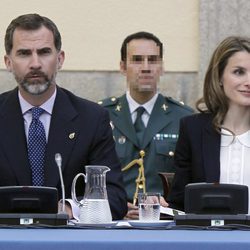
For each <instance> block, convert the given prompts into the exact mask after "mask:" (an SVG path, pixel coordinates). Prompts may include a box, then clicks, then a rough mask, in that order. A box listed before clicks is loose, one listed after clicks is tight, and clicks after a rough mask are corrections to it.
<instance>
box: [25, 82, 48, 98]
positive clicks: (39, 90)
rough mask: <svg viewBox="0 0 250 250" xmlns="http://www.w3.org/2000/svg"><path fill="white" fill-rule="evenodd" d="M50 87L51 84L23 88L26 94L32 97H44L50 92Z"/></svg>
mask: <svg viewBox="0 0 250 250" xmlns="http://www.w3.org/2000/svg"><path fill="white" fill-rule="evenodd" d="M49 86H50V84H49V83H46V84H32V85H23V86H22V87H23V89H24V91H25V92H27V93H29V94H31V95H42V94H43V93H45V92H46V91H47V90H48V88H49Z"/></svg>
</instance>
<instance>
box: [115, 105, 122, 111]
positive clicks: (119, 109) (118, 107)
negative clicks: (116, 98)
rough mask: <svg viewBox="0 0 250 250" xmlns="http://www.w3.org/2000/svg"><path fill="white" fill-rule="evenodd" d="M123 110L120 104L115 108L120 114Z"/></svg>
mask: <svg viewBox="0 0 250 250" xmlns="http://www.w3.org/2000/svg"><path fill="white" fill-rule="evenodd" d="M121 109H122V106H121V104H118V105H117V106H116V108H115V110H116V111H118V112H119V111H121Z"/></svg>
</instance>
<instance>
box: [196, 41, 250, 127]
mask: <svg viewBox="0 0 250 250" xmlns="http://www.w3.org/2000/svg"><path fill="white" fill-rule="evenodd" d="M240 51H247V52H248V53H250V38H248V37H240V36H230V37H227V38H226V39H224V40H223V41H222V42H221V43H220V44H219V45H218V47H217V48H216V49H215V51H214V53H213V55H212V58H211V60H210V63H209V66H208V69H207V72H206V75H205V80H204V86H203V97H202V98H201V99H199V100H198V101H197V103H196V108H197V109H198V110H199V111H200V112H206V113H211V114H212V115H213V126H214V127H215V129H216V130H218V131H219V130H220V128H221V124H222V122H223V120H224V118H225V115H226V113H227V111H228V98H227V96H226V95H225V92H224V89H223V86H222V76H223V73H224V70H225V67H226V66H227V63H228V60H229V58H230V57H231V56H233V55H234V54H235V53H236V52H240Z"/></svg>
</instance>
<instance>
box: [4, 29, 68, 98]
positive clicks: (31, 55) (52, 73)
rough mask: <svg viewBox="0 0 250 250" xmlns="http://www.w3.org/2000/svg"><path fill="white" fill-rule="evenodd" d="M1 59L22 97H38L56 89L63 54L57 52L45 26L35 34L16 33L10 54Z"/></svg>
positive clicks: (21, 31) (20, 30)
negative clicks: (3, 60) (57, 74)
mask: <svg viewBox="0 0 250 250" xmlns="http://www.w3.org/2000/svg"><path fill="white" fill-rule="evenodd" d="M4 59H5V64H6V67H7V69H8V70H9V71H11V72H12V73H13V74H14V76H15V79H16V81H17V83H18V85H19V89H20V91H21V93H23V92H24V93H26V94H31V95H41V94H43V93H45V92H46V91H47V90H48V89H54V88H55V77H56V73H57V71H58V69H60V68H61V66H62V64H63V61H64V52H63V51H60V52H58V51H57V50H56V48H55V45H54V37H53V33H52V32H51V31H50V30H48V29H47V28H45V27H44V26H42V27H41V28H39V29H38V30H22V29H16V30H15V31H14V34H13V48H12V50H11V53H10V54H9V55H6V56H5V58H4Z"/></svg>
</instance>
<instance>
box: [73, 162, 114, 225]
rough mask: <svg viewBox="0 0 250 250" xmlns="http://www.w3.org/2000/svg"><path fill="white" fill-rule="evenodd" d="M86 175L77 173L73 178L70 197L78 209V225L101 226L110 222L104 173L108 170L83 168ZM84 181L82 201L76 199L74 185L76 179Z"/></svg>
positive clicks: (97, 167) (96, 167)
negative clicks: (79, 178)
mask: <svg viewBox="0 0 250 250" xmlns="http://www.w3.org/2000/svg"><path fill="white" fill-rule="evenodd" d="M85 170H86V174H83V173H79V174H77V175H76V176H75V178H74V180H73V183H72V188H71V196H72V199H73V201H74V202H75V203H76V204H78V206H79V207H80V216H79V221H80V223H85V224H101V223H110V222H112V216H111V211H110V207H109V202H108V195H107V189H106V173H107V172H108V171H110V168H108V167H106V166H94V165H93V166H91V165H89V166H85ZM80 176H83V177H84V180H85V183H86V184H85V192H84V197H83V200H81V201H79V200H78V199H77V198H76V192H75V185H76V181H77V179H78V177H80Z"/></svg>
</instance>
